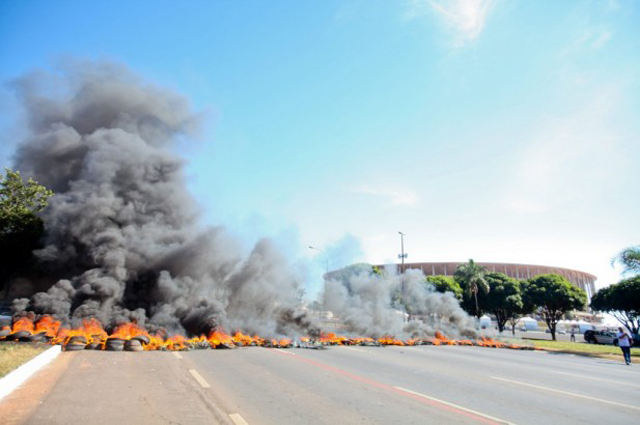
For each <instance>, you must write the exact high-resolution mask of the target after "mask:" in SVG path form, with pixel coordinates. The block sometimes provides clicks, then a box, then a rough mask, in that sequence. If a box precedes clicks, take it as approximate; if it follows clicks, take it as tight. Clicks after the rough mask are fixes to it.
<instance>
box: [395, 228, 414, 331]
mask: <svg viewBox="0 0 640 425" xmlns="http://www.w3.org/2000/svg"><path fill="white" fill-rule="evenodd" d="M398 233H399V234H400V254H398V258H399V259H400V260H401V261H402V263H401V264H402V265H401V266H400V296H401V298H402V303H403V304H404V298H405V293H406V288H405V279H404V259H405V258H407V257H408V255H409V254H407V253H406V252H404V237H405V234H404V233H402V232H398ZM405 309H406V304H405ZM410 318H411V317H410V316H409V319H410Z"/></svg>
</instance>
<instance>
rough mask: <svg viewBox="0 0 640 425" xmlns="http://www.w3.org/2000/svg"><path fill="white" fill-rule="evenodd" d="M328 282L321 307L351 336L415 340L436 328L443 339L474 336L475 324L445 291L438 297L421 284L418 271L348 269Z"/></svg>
mask: <svg viewBox="0 0 640 425" xmlns="http://www.w3.org/2000/svg"><path fill="white" fill-rule="evenodd" d="M335 275H336V278H333V279H329V281H328V282H327V284H326V286H325V291H324V294H323V302H324V307H325V308H326V309H328V310H331V311H332V312H333V313H334V314H335V315H336V316H337V317H339V318H340V319H342V320H343V322H344V323H345V325H346V327H347V330H348V331H349V332H350V333H352V334H355V335H361V336H368V337H371V338H381V337H384V336H394V337H397V338H403V339H407V338H420V337H426V336H433V335H434V334H435V331H437V330H440V331H442V332H444V333H445V335H447V336H449V337H460V336H465V337H475V336H476V321H475V319H473V318H471V317H470V316H469V315H468V314H467V313H466V312H465V311H464V310H462V308H461V307H460V304H459V303H458V300H457V299H456V298H455V297H454V295H453V294H452V293H450V292H448V293H440V292H435V291H434V289H433V288H432V287H431V286H430V285H427V284H425V276H424V274H423V273H422V271H421V270H414V269H409V270H407V271H405V272H404V273H402V274H397V273H396V272H395V270H391V269H389V270H386V271H384V272H382V273H380V274H378V273H374V272H373V271H372V269H371V267H368V268H367V267H362V266H360V267H354V268H352V273H349V270H348V269H347V270H344V271H343V272H342V273H336V274H335Z"/></svg>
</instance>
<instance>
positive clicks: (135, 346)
mask: <svg viewBox="0 0 640 425" xmlns="http://www.w3.org/2000/svg"><path fill="white" fill-rule="evenodd" d="M124 350H125V351H142V343H141V342H140V341H139V340H138V339H129V340H127V341H126V342H125V343H124Z"/></svg>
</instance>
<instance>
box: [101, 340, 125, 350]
mask: <svg viewBox="0 0 640 425" xmlns="http://www.w3.org/2000/svg"><path fill="white" fill-rule="evenodd" d="M105 348H106V350H107V351H122V350H124V339H122V338H109V339H107V342H106V344H105Z"/></svg>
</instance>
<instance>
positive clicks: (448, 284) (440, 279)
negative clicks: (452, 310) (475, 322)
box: [424, 275, 462, 300]
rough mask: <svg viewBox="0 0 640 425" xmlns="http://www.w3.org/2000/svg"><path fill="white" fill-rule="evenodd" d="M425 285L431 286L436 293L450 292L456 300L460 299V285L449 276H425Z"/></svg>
mask: <svg viewBox="0 0 640 425" xmlns="http://www.w3.org/2000/svg"><path fill="white" fill-rule="evenodd" d="M424 280H425V282H426V283H427V285H431V286H433V288H434V289H435V290H436V291H438V292H442V293H445V292H451V293H453V295H455V297H456V298H457V299H458V300H461V299H462V288H461V287H460V284H459V283H458V282H456V281H455V279H453V278H452V277H450V276H442V275H437V276H427V277H426V278H425V279H424Z"/></svg>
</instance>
